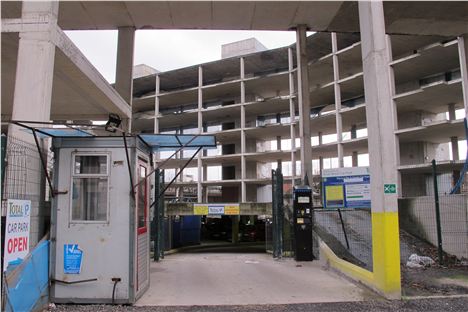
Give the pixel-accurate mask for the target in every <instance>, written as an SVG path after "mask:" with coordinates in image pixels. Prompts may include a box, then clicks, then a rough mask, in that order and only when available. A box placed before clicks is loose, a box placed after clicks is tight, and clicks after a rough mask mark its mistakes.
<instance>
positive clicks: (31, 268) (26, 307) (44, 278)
mask: <svg viewBox="0 0 468 312" xmlns="http://www.w3.org/2000/svg"><path fill="white" fill-rule="evenodd" d="M5 282H6V289H5V293H6V304H5V311H7V312H9V311H11V312H20V311H21V312H22V311H40V310H42V308H44V306H45V305H46V304H47V303H48V300H49V241H48V240H42V241H41V242H39V244H38V245H37V246H36V247H35V248H34V250H33V251H32V252H31V253H30V254H29V255H28V256H27V257H26V258H25V259H24V260H23V261H21V263H20V264H18V265H17V266H15V267H13V268H11V265H10V266H9V267H8V269H7V272H6V278H5Z"/></svg>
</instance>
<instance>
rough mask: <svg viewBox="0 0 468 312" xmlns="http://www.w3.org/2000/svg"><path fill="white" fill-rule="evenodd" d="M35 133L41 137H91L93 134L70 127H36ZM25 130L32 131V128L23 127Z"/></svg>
mask: <svg viewBox="0 0 468 312" xmlns="http://www.w3.org/2000/svg"><path fill="white" fill-rule="evenodd" d="M35 130H36V134H37V135H38V136H39V137H41V138H47V137H57V138H64V137H92V136H93V135H92V134H90V133H88V132H86V131H84V130H80V129H72V128H36V129H35ZM25 131H27V132H29V133H32V130H30V129H25Z"/></svg>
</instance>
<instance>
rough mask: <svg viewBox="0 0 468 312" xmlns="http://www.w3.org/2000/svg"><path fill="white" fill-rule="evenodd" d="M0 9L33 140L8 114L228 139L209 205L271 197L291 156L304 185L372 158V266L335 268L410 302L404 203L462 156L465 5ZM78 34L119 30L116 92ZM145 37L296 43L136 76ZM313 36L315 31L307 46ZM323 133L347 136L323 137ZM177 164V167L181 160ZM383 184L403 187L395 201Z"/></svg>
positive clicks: (203, 188) (5, 50)
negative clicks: (269, 33) (320, 172)
mask: <svg viewBox="0 0 468 312" xmlns="http://www.w3.org/2000/svg"><path fill="white" fill-rule="evenodd" d="M1 8H2V13H1V14H2V112H1V113H2V122H4V123H2V132H4V133H8V136H9V137H19V138H22V139H24V140H31V138H29V137H28V136H27V135H25V134H24V132H22V131H20V130H19V129H18V128H17V127H15V125H13V124H8V121H10V120H28V121H49V120H84V121H90V120H104V119H106V118H107V116H108V113H116V114H118V115H120V116H121V117H122V119H123V120H124V123H123V124H124V129H126V130H132V131H148V132H163V131H168V132H169V131H174V129H173V128H174V126H175V125H176V126H177V129H178V130H176V131H180V129H184V130H188V131H186V133H187V132H190V133H203V132H208V133H215V134H216V135H217V138H218V141H219V142H220V144H221V145H222V150H223V151H222V153H220V154H219V155H208V154H204V155H200V156H199V157H198V158H197V161H196V168H197V169H196V179H195V181H185V180H182V181H180V182H179V185H188V186H193V187H195V191H196V197H195V198H196V201H198V202H205V201H209V200H210V198H209V194H210V192H208V191H207V190H208V188H209V187H219V186H221V187H222V189H221V190H222V192H223V196H224V198H223V200H224V201H235V202H248V201H255V202H257V201H267V200H266V198H268V189H267V186H266V185H268V184H269V183H270V179H269V176H268V171H269V169H270V166H271V165H270V163H272V162H276V161H278V160H281V161H282V162H291V164H290V166H291V170H290V174H289V176H290V177H289V180H290V181H291V182H292V183H295V182H296V178H297V181H299V180H302V181H304V179H305V176H306V174H307V177H309V178H311V177H312V176H313V162H312V161H313V160H314V159H315V160H316V162H317V161H318V163H320V162H321V161H323V160H324V159H327V158H328V159H329V158H335V157H336V158H337V162H338V166H339V167H342V166H344V165H345V162H347V161H349V159H351V165H353V166H355V165H360V163H359V155H363V154H367V153H368V154H369V167H370V175H371V176H372V179H371V196H372V225H373V226H372V227H373V257H374V266H373V272H369V271H366V270H363V269H361V268H358V267H355V266H352V265H350V264H347V263H345V262H340V263H338V264H337V265H336V267H339V268H340V269H342V270H344V271H345V272H347V273H348V274H350V275H352V276H354V277H355V278H358V279H360V280H362V281H363V282H365V283H367V284H368V285H369V286H371V287H373V288H374V289H376V290H377V291H379V292H381V293H383V294H384V295H385V296H387V297H389V298H398V297H400V268H399V256H398V250H399V240H398V196H399V195H402V194H404V193H405V192H408V194H411V192H412V191H414V188H415V187H416V188H420V189H421V188H424V187H425V186H426V184H425V181H424V180H423V178H421V176H420V175H419V174H418V173H419V172H423V171H424V170H426V169H427V168H428V167H429V165H428V160H430V159H432V158H436V159H438V160H442V161H447V163H449V162H452V161H453V162H455V163H459V164H460V167H461V165H462V163H463V162H462V161H460V160H458V159H457V158H458V156H457V155H458V150H459V148H458V144H459V143H458V141H459V140H462V139H464V128H463V123H462V121H461V120H460V119H457V116H456V110H457V109H464V113H463V115H464V116H465V114H466V112H467V105H468V75H467V49H468V37H467V21H468V16H467V15H468V13H467V12H468V4H467V3H466V2H447V1H441V2H386V3H382V2H381V1H372V2H351V1H350V2H345V1H333V2H332V1H330V2H328V1H323V2H320V1H317V2H315V1H310V2H309V1H285V2H276V1H271V2H270V1H233V2H224V1H219V2H217V1H213V2H208V1H201V2H183V1H174V2H171V1H165V2H132V1H128V2H127V1H115V2H106V1H102V2H101V1H96V2H86V1H70V2H69V1H64V2H60V3H59V2H2V3H1ZM78 29H80V30H90V29H118V32H119V35H118V47H117V71H116V83H115V85H114V86H111V85H109V84H108V83H107V82H106V81H105V80H104V78H103V77H102V76H101V75H100V74H99V73H98V71H97V70H96V69H95V68H94V67H93V66H92V65H91V64H90V62H89V61H88V60H87V59H86V57H84V55H83V54H82V53H81V52H80V51H79V50H78V49H77V48H76V47H75V46H74V44H73V43H72V42H71V41H70V40H69V39H68V37H67V36H66V35H65V34H64V32H63V31H64V30H78ZM137 29H249V30H250V29H252V30H291V31H293V30H294V31H296V34H297V41H296V45H293V46H290V47H285V48H280V49H275V50H270V51H268V50H267V51H261V52H257V53H252V54H249V55H245V56H240V57H236V56H235V57H230V58H225V59H223V60H220V61H216V62H211V63H207V64H201V65H199V66H193V67H189V68H184V69H180V70H176V71H171V72H166V73H158V74H156V75H151V76H146V77H141V78H137V79H136V80H135V81H133V79H132V77H133V75H132V71H133V49H134V35H135V31H136V30H137ZM307 30H310V31H316V32H318V33H316V34H314V35H312V36H309V37H306V31H307ZM309 112H311V114H309ZM174 113H175V114H174ZM447 115H448V118H447V117H446V116H447ZM259 116H260V118H258V117H259ZM290 116H294V118H291V117H290ZM210 122H213V123H212V124H211V123H210ZM4 125H5V126H4ZM186 126H188V127H187V129H185V127H186ZM363 129H367V135H366V132H365V131H364V130H363ZM314 136H315V137H316V140H317V143H318V144H317V145H315V143H314V146H312V145H313V144H312V140H311V139H310V138H311V137H314ZM325 136H331V137H336V139H334V140H331V142H328V143H326V142H325ZM296 138H297V139H298V143H300V144H298V145H296V143H295V142H296ZM290 139H291V140H290ZM284 140H285V141H284ZM287 140H290V141H287ZM327 140H328V137H327ZM271 142H276V143H273V144H276V148H273V147H272V145H271V144H272V143H271ZM288 142H289V143H288ZM314 142H315V141H314ZM448 143H450V144H448ZM457 143H458V144H457ZM286 144H288V145H286ZM449 146H450V147H449ZM450 148H451V152H450V151H449V149H450ZM450 153H451V154H452V157H450V156H449V155H450ZM186 156H187V155H186V154H185V155H184V157H186ZM347 157H348V158H347ZM349 157H351V158H349ZM177 161H178V160H175V161H174V162H173V163H172V164H171V165H172V166H173V167H176V168H177V167H180V164H179V163H177ZM296 161H300V165H299V163H298V165H297V168H296ZM262 163H263V164H262ZM264 164H266V165H264ZM33 165H34V166H35V167H36V169H38V168H40V166H41V164H40V163H39V162H37V163H35V164H33ZM194 165H195V163H194ZM208 166H221V167H222V168H223V169H221V171H222V176H221V177H219V179H214V180H212V181H210V180H208V179H207V175H208V171H209V169H208ZM299 167H300V170H299ZM450 168H452V167H450ZM36 171H39V170H36ZM262 171H263V172H266V175H262V174H260V173H261V172H262ZM38 179H39V177H38ZM385 184H390V185H395V186H397V190H398V192H395V193H390V194H388V193H385V192H384V185H385ZM41 192H43V188H42V187H41V184H40V183H36V184H34V185H33V184H31V185H28V187H27V189H26V193H25V194H24V197H25V198H26V199H27V198H28V197H31V198H32V199H33V205H32V209H33V212H32V216H33V217H32V228H33V229H32V231H31V233H32V235H33V237H32V238H31V242H32V244H35V243H36V242H37V241H38V240H39V236H40V235H41V234H42V233H40V231H39V230H38V228H39V223H40V222H41V218H43V217H44V214H45V211H46V208H45V205H43V203H42V202H41V200H42V199H41V198H42V197H41V196H42V195H41ZM227 194H229V197H228V195H227Z"/></svg>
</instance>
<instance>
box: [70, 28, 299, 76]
mask: <svg viewBox="0 0 468 312" xmlns="http://www.w3.org/2000/svg"><path fill="white" fill-rule="evenodd" d="M66 33H67V35H68V36H69V37H70V39H71V40H72V41H73V42H74V43H75V44H76V45H77V47H78V48H79V49H80V50H81V52H83V54H84V55H85V56H86V57H87V58H88V59H89V60H90V62H91V63H92V64H93V65H94V66H95V67H96V68H97V69H98V70H99V72H100V73H101V74H102V75H103V76H104V77H105V78H106V79H107V81H109V82H110V83H113V82H114V81H115V62H116V55H117V31H115V30H104V31H102V30H100V31H67V32H66ZM251 37H255V38H257V39H258V40H259V41H260V42H261V43H262V44H263V45H264V46H266V47H267V48H268V49H274V48H279V47H283V46H286V45H289V44H291V43H293V42H294V41H295V32H293V31H289V32H288V31H282V32H279V31H224V30H138V31H137V32H136V36H135V55H134V64H135V65H138V64H147V65H149V66H151V67H153V68H155V69H157V70H159V71H167V70H171V69H176V68H181V67H186V66H190V65H195V64H200V63H205V62H209V61H214V60H218V59H220V58H221V45H222V44H225V43H230V42H234V41H238V40H243V39H248V38H251Z"/></svg>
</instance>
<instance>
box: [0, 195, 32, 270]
mask: <svg viewBox="0 0 468 312" xmlns="http://www.w3.org/2000/svg"><path fill="white" fill-rule="evenodd" d="M30 219H31V201H30V200H18V199H8V200H7V207H6V224H5V246H4V248H5V249H4V250H5V254H4V258H3V270H4V271H5V270H6V269H7V267H8V263H9V262H10V261H13V260H17V259H23V258H24V257H25V256H26V255H27V254H28V252H29V230H30Z"/></svg>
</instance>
